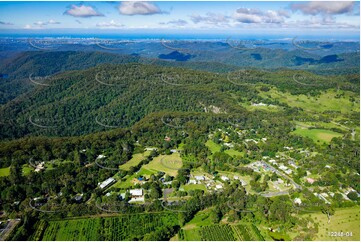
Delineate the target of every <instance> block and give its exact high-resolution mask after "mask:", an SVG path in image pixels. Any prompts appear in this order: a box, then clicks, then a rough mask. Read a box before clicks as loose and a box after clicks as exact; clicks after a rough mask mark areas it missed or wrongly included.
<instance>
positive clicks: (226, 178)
mask: <svg viewBox="0 0 361 242" xmlns="http://www.w3.org/2000/svg"><path fill="white" fill-rule="evenodd" d="M221 179H222V180H223V181H228V180H229V178H228V177H226V176H221Z"/></svg>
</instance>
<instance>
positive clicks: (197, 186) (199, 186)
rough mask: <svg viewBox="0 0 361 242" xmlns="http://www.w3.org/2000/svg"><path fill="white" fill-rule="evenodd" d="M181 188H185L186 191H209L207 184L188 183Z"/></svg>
mask: <svg viewBox="0 0 361 242" xmlns="http://www.w3.org/2000/svg"><path fill="white" fill-rule="evenodd" d="M181 188H183V189H184V191H186V192H188V191H191V190H203V191H207V188H206V186H205V185H203V184H187V185H182V186H181Z"/></svg>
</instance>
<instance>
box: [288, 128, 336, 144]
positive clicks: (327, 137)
mask: <svg viewBox="0 0 361 242" xmlns="http://www.w3.org/2000/svg"><path fill="white" fill-rule="evenodd" d="M292 133H293V134H296V135H301V136H304V137H308V138H311V139H312V140H313V141H314V142H315V143H320V142H325V143H330V142H331V140H332V138H334V137H340V136H342V134H340V133H337V132H334V131H331V130H327V129H306V128H297V129H296V130H295V131H293V132H292Z"/></svg>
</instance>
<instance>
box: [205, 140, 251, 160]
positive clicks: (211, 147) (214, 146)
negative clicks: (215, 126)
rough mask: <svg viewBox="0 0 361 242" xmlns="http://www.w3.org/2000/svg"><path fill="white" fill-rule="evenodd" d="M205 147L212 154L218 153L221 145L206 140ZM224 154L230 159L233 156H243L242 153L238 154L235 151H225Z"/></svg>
mask: <svg viewBox="0 0 361 242" xmlns="http://www.w3.org/2000/svg"><path fill="white" fill-rule="evenodd" d="M205 145H206V146H207V147H208V149H209V150H210V151H211V152H212V154H214V153H216V152H219V151H220V150H221V145H219V144H216V143H214V142H213V140H207V142H206V144H205ZM224 153H226V154H228V155H230V156H232V157H233V156H244V153H243V152H239V151H237V150H235V149H229V150H225V151H224Z"/></svg>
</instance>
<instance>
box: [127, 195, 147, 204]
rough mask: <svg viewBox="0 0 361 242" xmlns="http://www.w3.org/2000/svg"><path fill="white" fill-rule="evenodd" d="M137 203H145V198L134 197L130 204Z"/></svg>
mask: <svg viewBox="0 0 361 242" xmlns="http://www.w3.org/2000/svg"><path fill="white" fill-rule="evenodd" d="M135 202H144V196H142V197H132V198H131V199H130V200H129V203H135Z"/></svg>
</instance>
